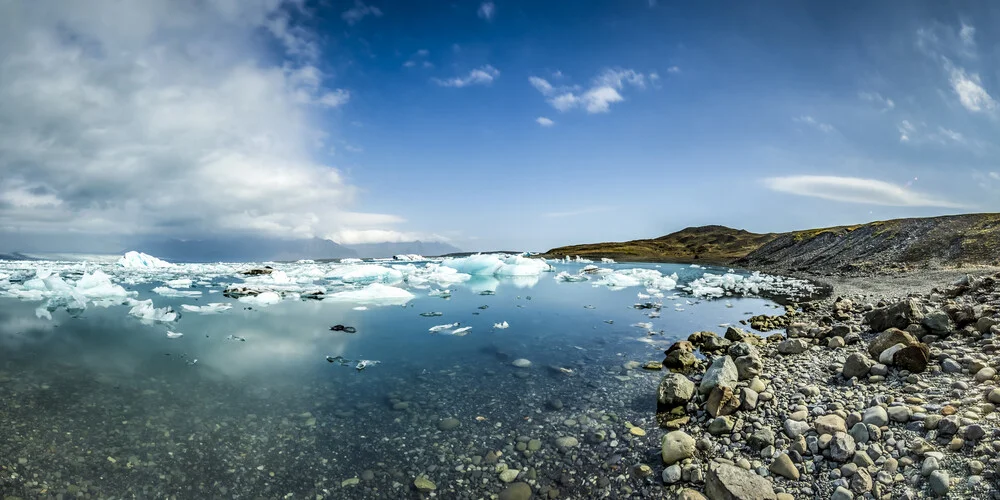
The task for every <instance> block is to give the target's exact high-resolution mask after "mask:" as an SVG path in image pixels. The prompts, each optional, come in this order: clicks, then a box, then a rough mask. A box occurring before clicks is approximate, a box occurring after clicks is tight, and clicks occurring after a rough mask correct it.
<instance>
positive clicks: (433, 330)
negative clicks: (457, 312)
mask: <svg viewBox="0 0 1000 500" xmlns="http://www.w3.org/2000/svg"><path fill="white" fill-rule="evenodd" d="M460 324H461V323H448V324H447V325H437V326H432V327H430V328H428V329H427V331H429V332H431V333H437V332H443V331H445V330H450V329H452V328H455V327H457V326H458V325H460Z"/></svg>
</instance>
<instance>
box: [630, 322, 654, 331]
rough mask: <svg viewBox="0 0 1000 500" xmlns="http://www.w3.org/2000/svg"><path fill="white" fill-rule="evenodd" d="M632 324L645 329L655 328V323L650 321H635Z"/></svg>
mask: <svg viewBox="0 0 1000 500" xmlns="http://www.w3.org/2000/svg"><path fill="white" fill-rule="evenodd" d="M632 326H634V327H636V328H642V329H643V330H652V329H653V324H652V323H648V322H647V323H635V324H633V325H632Z"/></svg>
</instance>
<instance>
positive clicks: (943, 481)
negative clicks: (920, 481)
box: [928, 470, 951, 496]
mask: <svg viewBox="0 0 1000 500" xmlns="http://www.w3.org/2000/svg"><path fill="white" fill-rule="evenodd" d="M928 482H929V483H930V485H931V491H933V492H934V493H935V494H936V495H938V496H944V495H945V494H947V493H948V490H950V489H951V478H950V477H949V476H948V471H944V470H936V471H934V472H932V473H931V477H930V478H928Z"/></svg>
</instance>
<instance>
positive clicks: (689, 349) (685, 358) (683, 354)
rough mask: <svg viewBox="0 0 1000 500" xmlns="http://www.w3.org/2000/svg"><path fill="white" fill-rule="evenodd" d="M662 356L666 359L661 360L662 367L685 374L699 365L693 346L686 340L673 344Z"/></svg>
mask: <svg viewBox="0 0 1000 500" xmlns="http://www.w3.org/2000/svg"><path fill="white" fill-rule="evenodd" d="M664 354H666V356H667V357H666V358H665V359H664V360H663V366H665V367H667V368H670V369H673V370H680V371H684V372H686V371H688V370H690V369H691V368H693V367H695V366H697V365H698V364H699V363H700V362H699V361H698V358H697V357H696V356H695V355H694V344H692V343H691V342H688V341H686V340H681V341H678V342H674V343H673V345H671V346H670V347H669V348H668V349H667V350H666V351H664Z"/></svg>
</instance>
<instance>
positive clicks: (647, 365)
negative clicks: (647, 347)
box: [642, 361, 663, 371]
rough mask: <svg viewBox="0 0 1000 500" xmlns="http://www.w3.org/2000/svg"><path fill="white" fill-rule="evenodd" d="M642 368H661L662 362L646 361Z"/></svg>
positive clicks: (654, 369) (655, 369) (653, 369)
mask: <svg viewBox="0 0 1000 500" xmlns="http://www.w3.org/2000/svg"><path fill="white" fill-rule="evenodd" d="M642 369H643V370H651V371H658V370H662V369H663V363H660V362H659V361H647V362H646V363H645V364H643V365H642Z"/></svg>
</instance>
